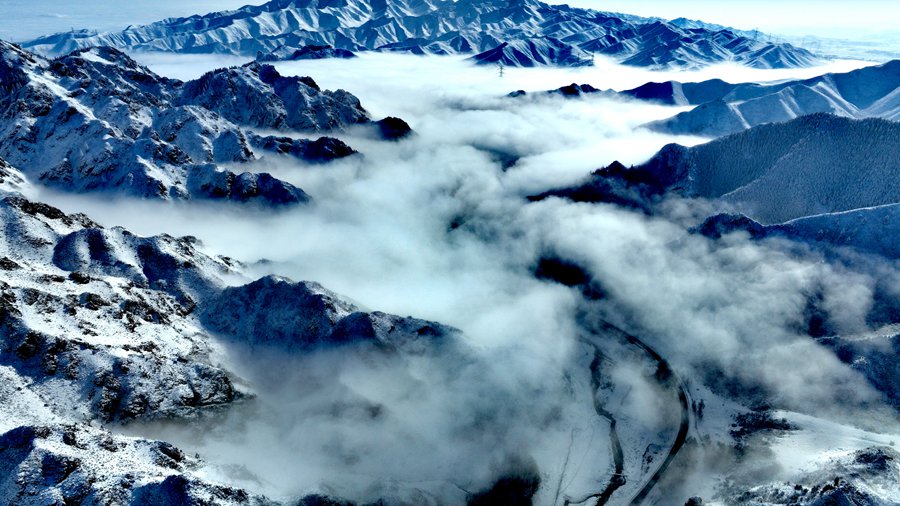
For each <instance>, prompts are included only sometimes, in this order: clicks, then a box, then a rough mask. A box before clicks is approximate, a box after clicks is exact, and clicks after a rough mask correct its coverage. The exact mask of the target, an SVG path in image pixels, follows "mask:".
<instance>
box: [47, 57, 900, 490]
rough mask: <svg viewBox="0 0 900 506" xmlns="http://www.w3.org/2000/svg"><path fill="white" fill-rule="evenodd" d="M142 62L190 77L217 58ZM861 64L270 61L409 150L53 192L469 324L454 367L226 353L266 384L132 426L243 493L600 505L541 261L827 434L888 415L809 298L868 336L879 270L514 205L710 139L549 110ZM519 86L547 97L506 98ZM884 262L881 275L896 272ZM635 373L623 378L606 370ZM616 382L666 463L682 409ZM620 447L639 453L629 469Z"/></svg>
mask: <svg viewBox="0 0 900 506" xmlns="http://www.w3.org/2000/svg"><path fill="white" fill-rule="evenodd" d="M137 56H138V57H139V59H142V60H143V61H144V62H146V63H148V64H149V65H150V66H151V68H153V69H154V70H156V71H157V72H160V73H162V74H165V75H170V76H174V77H179V78H192V77H196V76H197V75H198V74H199V73H201V72H202V71H204V70H208V69H210V68H214V67H215V66H217V65H219V64H220V63H221V60H217V59H215V58H208V59H205V58H204V57H199V56H183V57H182V56H171V55H137ZM229 63H232V62H231V61H229ZM861 65H863V64H862V63H860V62H839V63H836V64H834V65H831V66H830V67H829V68H827V69H823V68H819V69H803V70H785V71H758V70H751V69H746V68H742V67H732V66H719V67H713V68H708V69H705V70H702V71H696V72H680V73H676V72H649V71H647V70H644V69H638V68H632V67H624V66H619V65H616V64H613V63H610V62H608V61H606V60H601V59H600V58H598V65H597V66H596V67H595V68H592V69H577V70H571V69H531V70H526V69H513V68H507V69H506V70H505V72H504V76H503V77H502V78H501V77H499V76H498V72H497V69H496V68H494V67H475V66H471V65H469V64H468V63H467V62H465V61H464V60H462V59H461V58H457V57H430V58H424V57H415V56H401V55H380V54H366V55H363V56H362V57H360V58H358V59H355V60H349V61H347V60H341V61H333V60H332V61H329V60H324V61H309V62H292V63H283V64H279V65H278V68H279V70H280V71H281V72H282V73H285V74H300V75H310V76H312V77H313V78H314V79H316V81H317V82H318V83H319V84H320V85H321V86H322V87H323V88H329V89H334V88H338V87H341V88H345V89H347V90H349V91H351V92H352V93H354V94H356V95H357V96H359V97H360V99H361V100H362V103H363V105H364V106H365V107H366V108H367V109H368V110H369V111H371V112H372V114H373V116H375V117H376V118H379V117H383V116H388V115H391V116H399V117H402V118H403V119H405V120H406V121H408V122H409V123H410V125H411V126H412V127H413V129H414V130H415V132H416V135H415V136H414V137H412V138H410V139H407V140H404V141H401V142H399V143H390V142H382V141H375V140H371V139H368V138H366V137H365V136H364V135H360V133H359V132H354V131H350V132H348V133H346V134H342V135H341V136H340V137H341V138H342V139H344V140H345V141H346V142H347V143H348V144H350V145H351V146H353V147H354V148H355V149H357V150H359V151H360V152H361V153H363V155H364V156H355V157H351V158H348V159H344V160H341V161H337V162H333V163H330V164H327V165H319V166H315V165H306V164H301V163H298V162H295V161H291V160H288V159H282V158H277V157H273V156H266V157H265V158H264V159H263V160H261V161H260V162H259V163H257V164H255V165H254V166H252V167H251V168H250V169H251V170H258V171H269V172H273V173H275V174H276V175H277V176H278V177H281V178H283V179H286V180H288V181H290V182H292V183H294V184H296V185H298V186H300V187H301V188H303V189H304V190H306V191H307V192H308V193H309V194H310V195H312V197H313V199H314V203H313V204H312V205H310V206H308V207H303V208H299V209H294V210H289V211H281V212H277V213H270V214H264V213H262V212H258V211H248V210H244V209H240V208H237V207H230V208H228V207H221V206H209V205H205V204H200V203H197V204H177V205H173V204H167V203H149V202H135V201H128V202H121V201H120V202H109V201H105V200H102V199H91V198H83V197H78V198H73V197H68V196H59V195H51V194H46V195H42V196H41V198H44V199H45V200H49V201H51V202H53V203H55V204H56V205H59V206H61V207H63V208H64V209H66V210H69V211H76V210H77V211H82V212H87V213H88V214H90V215H91V216H92V217H93V218H95V219H97V220H98V221H100V222H101V223H103V224H104V225H122V226H125V227H127V228H129V229H131V230H132V231H134V232H137V233H140V234H144V235H149V234H157V233H162V232H166V233H170V234H176V235H188V234H189V235H195V236H197V237H199V238H201V239H202V240H203V242H204V243H205V245H206V247H207V250H208V251H209V252H210V253H215V254H224V255H229V256H232V257H235V258H237V259H239V260H241V261H244V262H246V263H247V264H249V265H251V268H250V274H251V275H252V276H258V275H263V274H268V273H275V274H279V275H284V276H288V277H290V278H293V279H295V280H314V281H318V282H320V283H322V284H323V285H324V286H326V287H327V288H329V289H331V290H333V291H336V292H338V293H340V294H342V295H344V296H347V297H349V298H350V299H352V300H353V301H355V302H356V303H358V304H359V305H361V306H363V307H364V308H367V309H370V310H382V311H385V312H390V313H396V314H400V315H404V316H405V315H412V316H415V317H419V318H425V319H430V320H436V321H440V322H442V323H445V324H449V325H452V326H455V327H457V328H459V329H461V330H462V331H463V332H464V336H465V337H464V340H465V345H466V347H467V349H468V351H467V352H465V353H462V352H461V353H460V354H458V355H456V354H451V355H450V356H429V355H427V354H426V355H425V356H421V357H412V358H408V357H373V356H371V355H369V354H368V353H364V352H362V351H360V350H356V349H350V348H346V349H338V350H330V351H322V352H318V353H316V354H314V355H312V356H306V357H274V356H269V355H267V354H265V353H260V354H258V355H256V356H252V355H249V354H246V353H243V352H242V351H241V350H231V351H230V353H229V354H227V356H228V357H230V358H228V359H227V360H229V361H231V363H232V366H231V367H232V369H233V370H235V371H237V372H238V373H239V374H241V375H242V376H243V377H245V378H246V379H247V380H248V381H249V383H250V387H251V388H252V389H254V390H255V391H256V393H257V394H258V396H259V397H258V398H257V399H256V400H255V401H252V402H249V403H248V404H247V405H245V406H242V407H238V408H234V409H233V410H232V411H231V412H229V413H228V414H225V415H223V416H222V417H220V419H216V420H206V421H201V422H198V425H196V426H195V427H193V428H186V427H172V426H154V427H134V428H132V429H131V430H133V431H136V432H137V433H140V434H143V435H150V436H153V437H160V438H164V439H169V440H172V441H174V442H176V443H177V444H180V445H181V446H183V447H185V448H187V449H190V450H196V451H198V452H200V453H201V455H203V456H205V457H206V458H207V459H209V460H210V461H211V462H213V463H215V464H221V465H233V466H244V467H245V468H246V469H247V470H248V471H250V472H251V473H253V474H254V475H255V476H256V477H257V478H259V479H260V480H261V482H260V483H257V484H256V485H252V484H251V485H250V486H251V488H254V489H255V490H259V491H262V492H266V493H270V494H272V495H275V496H278V497H284V496H291V495H296V494H301V493H305V492H309V491H312V490H317V489H318V490H331V491H333V492H335V493H337V494H340V495H345V496H348V497H351V498H353V499H374V498H376V497H379V496H390V495H391V494H394V496H396V497H401V496H402V497H407V498H410V497H411V496H410V495H409V494H411V493H412V492H409V491H410V490H412V489H421V490H425V491H426V492H427V493H429V494H432V495H433V496H434V497H439V498H441V499H442V500H443V501H446V502H450V503H454V502H459V501H461V500H464V498H465V493H464V492H463V490H469V491H474V490H477V489H479V488H481V487H484V486H485V485H486V484H487V483H488V482H489V481H490V480H491V479H492V478H496V475H497V474H498V473H502V472H504V471H506V470H507V469H505V467H508V466H509V465H510V464H509V463H510V462H512V461H516V462H520V463H519V464H517V465H531V464H530V462H532V461H533V462H534V464H535V465H536V467H537V469H538V470H539V472H540V474H541V477H542V488H541V491H540V492H539V501H538V503H539V504H554V503H557V502H561V501H562V498H563V497H576V496H579V495H581V494H585V493H590V492H596V491H598V490H600V489H602V488H603V487H604V486H605V484H606V480H608V478H609V473H610V472H611V457H610V456H609V455H610V448H609V441H608V438H607V430H608V423H607V422H606V421H605V420H603V419H602V418H599V417H598V416H597V415H596V413H595V412H594V409H593V405H592V400H591V399H592V393H591V392H590V385H589V382H590V373H589V371H588V366H589V364H590V361H591V356H590V354H591V353H592V352H591V351H590V350H589V349H588V348H586V347H585V346H583V345H581V344H580V343H579V341H578V338H579V336H580V335H581V334H582V332H581V331H580V330H579V328H578V324H577V322H576V319H575V314H576V310H577V308H578V307H579V300H580V296H579V295H578V294H576V293H575V292H573V291H571V290H569V289H566V288H564V287H561V286H559V285H554V284H551V283H547V282H541V281H537V280H535V279H534V277H533V275H532V268H533V266H534V264H535V262H536V260H537V259H538V258H539V257H541V256H542V255H547V254H549V255H559V256H562V257H564V258H567V259H571V260H573V261H577V262H578V263H580V264H582V265H584V266H585V267H586V268H587V269H588V270H589V271H590V272H591V274H592V275H594V276H596V277H597V279H598V280H599V281H600V282H601V284H602V285H603V287H604V288H605V289H606V290H607V291H608V293H609V294H610V298H609V300H608V302H604V303H602V304H601V307H602V308H603V310H604V311H606V312H607V313H608V314H607V316H608V317H610V318H614V319H616V321H617V322H618V323H622V324H624V325H627V326H629V328H631V329H632V330H634V331H635V332H641V333H642V334H641V335H642V337H643V338H645V339H646V340H647V341H648V342H649V343H650V344H651V345H652V346H654V347H656V348H657V349H659V350H660V352H661V353H662V354H663V355H666V356H667V357H668V358H669V359H670V360H671V361H672V363H673V365H674V366H675V367H676V369H678V370H679V371H682V372H683V374H684V375H685V376H687V377H690V376H691V371H692V367H694V366H697V365H699V364H701V363H702V364H706V365H707V366H709V367H715V368H719V369H721V370H723V371H727V372H728V373H730V374H733V375H734V376H735V377H737V378H740V379H742V380H747V381H752V382H757V383H760V384H762V385H763V386H764V387H765V388H768V389H770V390H771V391H772V392H774V396H773V398H774V399H775V400H777V401H778V403H779V407H782V408H787V409H794V410H799V411H804V412H807V413H811V414H815V415H819V416H827V417H838V418H840V419H841V420H846V419H847V418H850V417H853V416H858V415H859V414H860V413H861V412H862V410H863V409H866V410H868V411H867V416H869V417H871V418H870V419H878V417H887V418H885V419H887V420H891V419H892V416H893V415H892V414H891V413H889V412H888V411H887V410H886V409H885V410H882V409H881V408H878V407H877V406H878V405H879V403H878V395H877V394H876V393H875V392H874V391H873V390H872V389H871V387H869V386H868V384H867V383H866V382H865V381H864V380H863V379H862V377H861V376H859V375H858V374H857V373H855V372H853V371H851V370H850V369H849V368H848V367H846V366H845V365H843V364H842V363H841V362H839V361H838V360H837V358H835V356H834V354H833V353H831V352H830V351H828V350H826V349H825V348H823V347H820V346H818V345H816V344H815V343H814V342H813V341H812V340H811V339H809V338H808V337H803V336H800V335H798V333H797V331H796V329H797V328H798V322H799V321H800V319H801V316H802V314H803V312H804V309H805V307H806V300H807V297H808V296H809V295H810V294H812V293H820V292H821V293H822V294H823V300H824V303H823V305H824V307H826V308H827V309H830V310H831V311H832V312H833V313H834V314H835V315H839V316H840V318H837V321H839V322H840V325H841V326H842V329H841V330H842V331H845V332H861V331H864V330H866V329H865V314H866V311H867V310H868V308H869V307H870V305H871V303H872V300H871V299H872V287H873V284H874V277H875V276H876V274H873V273H869V272H855V271H850V270H848V269H846V268H843V267H839V266H835V265H831V264H829V263H827V262H825V261H824V260H823V259H822V258H821V257H820V256H818V255H816V254H814V253H811V252H808V251H805V250H803V249H802V248H789V247H787V246H786V245H782V244H779V243H776V242H764V243H751V242H750V241H748V240H746V239H745V238H743V237H740V236H732V237H731V238H730V239H729V240H727V241H724V242H722V243H720V244H717V245H714V244H713V243H711V242H709V241H707V240H706V239H704V238H700V237H697V236H693V235H690V234H688V233H687V231H686V227H687V226H690V225H694V224H696V220H697V219H699V218H698V217H699V216H701V213H700V211H698V210H697V207H698V206H699V204H697V205H694V204H687V203H673V204H672V205H671V206H670V208H671V209H672V212H671V215H670V216H666V217H655V218H647V217H645V216H643V215H637V214H635V213H632V212H629V211H624V210H620V209H617V208H615V207H612V206H606V205H583V204H572V203H568V202H563V201H560V200H556V199H553V200H549V201H544V202H541V203H535V204H528V203H527V202H526V200H525V199H524V196H526V195H529V194H533V193H537V192H540V191H543V190H546V189H549V188H551V187H556V186H562V185H567V184H571V183H573V182H576V181H578V180H579V179H581V178H583V177H585V176H586V175H587V174H588V173H589V172H590V171H591V170H593V169H595V168H598V167H600V166H604V165H607V164H608V163H610V162H612V161H613V160H620V161H622V162H623V163H626V164H631V163H638V162H641V161H643V160H645V159H647V158H649V157H650V156H651V155H652V154H653V153H654V152H655V151H657V150H658V149H659V148H660V147H662V146H663V145H665V144H667V143H670V142H679V143H682V144H696V143H699V142H703V141H704V140H705V139H700V138H688V137H672V136H667V135H661V134H656V133H651V132H648V131H646V130H642V129H640V128H638V127H639V125H641V124H643V123H646V122H648V121H652V120H655V119H660V118H664V117H667V116H670V115H673V114H675V113H676V112H678V111H679V109H678V108H673V107H665V106H659V105H650V104H643V103H637V102H624V101H618V100H612V99H608V98H602V97H587V98H584V99H574V100H572V99H565V98H562V97H560V96H556V95H553V96H549V95H544V94H542V93H539V92H540V91H541V90H547V89H551V88H557V87H560V86H563V85H566V84H569V83H572V82H577V83H589V84H591V85H593V86H595V87H597V88H600V89H606V88H613V89H617V90H621V89H627V88H631V87H635V86H638V85H640V84H643V83H644V82H647V81H662V80H667V79H679V80H682V81H687V80H701V79H707V78H712V77H719V78H723V79H726V80H731V81H749V80H771V79H785V78H793V77H809V76H813V75H817V74H820V73H822V72H825V71H833V70H849V69H851V68H855V67H858V66H861ZM517 89H525V90H527V91H529V92H536V93H529V95H528V96H527V97H524V98H518V99H512V98H507V97H506V96H505V95H506V94H507V93H508V92H510V91H513V90H517ZM512 162H515V163H514V164H512V165H511V166H509V167H508V168H506V169H504V164H505V165H509V164H511V163H512ZM244 170H247V169H246V168H245V169H244ZM261 260H267V262H260V261H261ZM258 262H260V263H258ZM882 269H883V270H882V271H880V272H879V274H877V275H878V276H896V275H897V272H896V271H895V269H894V268H893V267H891V266H882ZM248 357H249V358H248ZM610 359H611V360H613V361H615V359H616V357H610ZM627 370H628V367H620V371H619V376H622V377H623V376H626V375H625V374H624V373H623V372H622V371H627ZM638 376H640V375H638ZM621 381H626V379H624V378H623V379H621ZM627 381H631V382H632V383H633V385H634V389H633V390H631V391H630V392H631V393H630V395H628V396H627V397H626V398H625V399H624V400H622V402H621V405H620V406H619V407H618V410H619V413H620V415H621V416H622V417H623V420H628V421H629V423H630V424H631V425H630V427H631V429H632V431H633V432H634V433H636V434H645V438H644V444H645V445H646V444H649V443H650V442H658V443H659V444H663V445H664V444H665V442H666V441H668V439H670V438H671V437H673V435H674V430H675V429H676V428H677V427H676V426H677V416H676V417H675V419H674V421H673V418H672V413H670V411H671V409H669V408H670V404H671V403H673V402H675V401H674V400H672V399H671V398H670V397H667V396H666V395H663V394H660V392H658V391H657V389H655V388H654V386H653V385H652V384H650V383H649V382H648V381H646V380H642V379H641V378H630V379H627ZM697 381H699V379H698V380H697ZM667 403H668V404H667ZM872 406H875V407H872ZM373 409H374V410H375V413H377V416H375V415H373V414H372V413H373V411H372V410H373ZM840 413H843V414H844V415H846V416H844V415H840V416H839V414H840ZM620 423H622V424H624V423H625V422H620ZM727 430H728V427H722V431H727ZM198 434H202V436H200V435H198ZM657 439H658V440H659V441H657ZM626 443H627V442H626ZM625 446H626V448H625V452H626V454H628V458H629V459H638V458H640V455H642V454H643V448H634V447H628V446H627V444H625ZM635 454H636V455H635ZM567 461H568V462H569V464H565V462H567ZM521 462H526V464H521ZM637 465H639V463H638V464H637ZM210 472H212V471H210ZM217 472H221V471H217ZM232 476H233V474H232ZM638 481H639V480H638V479H637V478H634V479H633V482H634V484H636V483H637V482H638ZM410 500H411V502H413V503H416V502H422V500H421V498H419V499H410Z"/></svg>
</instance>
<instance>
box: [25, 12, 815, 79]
mask: <svg viewBox="0 0 900 506" xmlns="http://www.w3.org/2000/svg"><path fill="white" fill-rule="evenodd" d="M544 37H552V38H554V39H557V40H559V41H562V42H563V43H564V44H565V45H566V46H568V49H567V50H568V51H570V52H572V53H576V54H578V53H580V52H581V51H586V52H596V53H600V54H605V55H609V56H612V57H614V58H617V59H619V60H621V61H623V62H625V63H626V64H629V65H639V66H670V65H672V66H689V67H695V66H702V65H706V64H710V63H717V62H723V61H736V62H739V63H743V64H746V65H749V66H753V67H759V68H772V67H795V66H807V65H810V64H812V63H814V62H815V61H816V60H817V58H816V57H815V56H814V55H812V54H811V53H810V52H808V51H806V50H804V49H800V48H797V47H794V46H790V45H787V44H772V43H769V42H764V41H761V40H756V39H753V38H750V37H747V36H745V35H740V34H736V33H734V32H732V31H729V30H725V29H722V30H719V29H708V28H703V27H688V26H683V27H679V26H677V25H676V24H670V23H665V22H663V21H660V20H655V19H645V18H638V17H635V16H627V15H619V14H610V13H603V12H597V11H593V10H587V9H577V8H572V7H569V6H567V5H548V4H546V3H543V2H540V1H538V0H490V1H486V2H476V1H472V0H458V1H453V0H391V1H385V0H354V1H339V2H336V1H326V0H273V1H271V2H269V3H266V4H263V5H259V6H246V7H243V8H241V9H238V10H235V11H225V12H216V13H211V14H207V15H203V16H199V15H198V16H191V17H188V18H177V19H169V20H164V21H160V22H157V23H153V24H150V25H146V26H137V27H129V28H127V29H125V30H123V31H120V32H109V33H102V34H98V33H91V32H84V31H81V32H67V33H59V34H56V35H50V36H47V37H42V38H39V39H35V40H33V41H30V42H28V43H26V47H29V48H33V49H35V50H38V51H41V52H45V53H48V54H61V53H65V52H67V51H71V50H74V49H77V48H80V47H88V46H97V45H106V46H113V47H119V48H129V49H137V50H150V51H174V52H184V53H228V54H243V55H248V56H253V55H256V54H257V53H258V52H262V53H263V54H266V53H270V52H272V51H273V50H276V49H279V48H282V47H286V48H294V49H299V48H302V47H303V46H306V45H310V44H315V45H330V46H333V47H335V48H339V49H346V50H349V51H362V50H383V51H404V52H412V53H416V54H448V53H461V54H475V53H483V52H485V51H489V50H499V49H498V48H499V47H500V46H503V45H504V44H512V45H516V44H518V43H521V42H524V41H527V40H529V39H540V38H544ZM517 41H518V42H517ZM511 61H515V62H519V61H520V60H519V59H513V60H511ZM580 61H582V60H580V59H578V60H565V61H561V62H553V63H560V64H566V65H568V64H571V63H573V62H574V63H578V62H580ZM530 63H531V65H534V64H536V63H538V62H536V61H530Z"/></svg>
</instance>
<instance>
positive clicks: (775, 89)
mask: <svg viewBox="0 0 900 506" xmlns="http://www.w3.org/2000/svg"><path fill="white" fill-rule="evenodd" d="M622 94H624V95H626V96H630V97H634V98H639V99H643V100H651V101H658V102H662V103H665V104H672V105H697V107H695V108H694V109H692V110H690V111H686V112H682V113H680V114H678V115H676V116H674V117H672V118H669V119H665V120H661V121H656V122H653V123H650V124H649V125H648V127H649V128H651V129H652V130H656V131H661V132H668V133H675V134H694V135H704V136H710V137H718V136H721V135H727V134H730V133H735V132H739V131H741V130H744V129H747V128H750V127H753V126H756V125H760V124H763V123H773V122H778V121H787V120H789V119H793V118H796V117H798V116H802V115H805V114H813V113H817V112H827V113H831V114H835V115H837V116H844V117H848V118H871V117H877V118H885V119H890V120H900V60H893V61H890V62H888V63H885V64H882V65H879V66H874V67H865V68H862V69H858V70H854V71H852V72H847V73H831V74H824V75H822V76H818V77H814V78H811V79H805V80H800V81H786V82H780V83H774V84H756V83H743V84H731V83H727V82H725V81H722V80H718V79H715V80H710V81H703V82H699V83H680V82H677V81H668V82H664V83H647V84H645V85H643V86H640V87H638V88H635V89H632V90H627V91H624V92H622Z"/></svg>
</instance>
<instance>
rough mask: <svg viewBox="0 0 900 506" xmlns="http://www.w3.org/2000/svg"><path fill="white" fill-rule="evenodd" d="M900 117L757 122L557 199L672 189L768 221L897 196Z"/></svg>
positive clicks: (608, 173)
mask: <svg viewBox="0 0 900 506" xmlns="http://www.w3.org/2000/svg"><path fill="white" fill-rule="evenodd" d="M897 153H900V123H897V122H892V121H886V120H881V119H867V120H853V119H847V118H841V117H837V116H833V115H829V114H813V115H809V116H802V117H800V118H797V119H794V120H791V121H788V122H785V123H774V124H767V125H761V126H758V127H754V128H751V129H749V130H746V131H744V132H741V133H737V134H733V135H729V136H726V137H722V138H720V139H716V140H714V141H711V142H709V143H707V144H701V145H699V146H695V147H692V148H686V147H683V146H680V145H677V144H670V145H667V146H665V147H663V149H661V150H660V151H659V152H658V153H657V154H656V155H654V156H653V158H651V159H650V160H649V161H647V162H646V163H644V164H641V165H639V166H636V167H631V168H626V167H624V166H623V165H622V164H620V163H618V162H616V163H613V164H611V165H610V166H608V167H606V168H604V169H601V170H598V171H596V172H595V173H594V174H593V176H592V177H591V179H590V180H589V181H588V182H587V183H586V184H584V185H582V186H578V187H574V188H568V189H563V190H556V191H551V192H547V193H545V194H543V195H539V196H536V197H533V198H534V199H540V198H546V197H549V196H553V195H557V196H564V197H567V198H571V199H574V200H580V201H590V202H612V203H616V204H621V205H626V206H630V207H637V208H641V209H644V210H647V211H648V212H649V211H650V208H651V207H652V204H653V202H654V201H655V200H656V199H658V198H660V197H661V196H663V195H665V194H666V193H667V192H674V193H677V194H679V195H682V196H686V197H702V198H706V199H712V200H717V201H719V202H722V203H725V204H727V205H728V206H731V207H732V208H735V209H737V210H738V211H740V212H742V213H744V214H746V215H747V216H750V217H751V218H753V219H756V220H758V221H761V222H763V223H766V224H772V223H782V222H786V221H789V220H793V219H797V218H802V217H807V216H814V215H821V214H825V213H840V212H844V211H851V210H855V209H861V208H868V207H873V206H884V205H889V204H895V203H898V202H900V183H898V181H897V178H896V175H897V173H898V170H900V158H898V157H897Z"/></svg>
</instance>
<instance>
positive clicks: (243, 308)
mask: <svg viewBox="0 0 900 506" xmlns="http://www.w3.org/2000/svg"><path fill="white" fill-rule="evenodd" d="M200 317H201V320H202V321H203V322H204V324H205V325H206V326H207V328H209V329H211V330H213V331H215V332H217V333H219V334H221V335H224V336H228V337H231V338H233V339H236V340H238V341H240V342H243V343H247V344H250V345H253V346H268V347H275V348H282V349H288V350H294V351H298V350H309V349H313V348H317V347H328V346H336V345H341V344H348V343H355V342H369V343H373V344H375V345H376V346H378V347H381V348H384V349H402V350H405V351H410V352H416V351H421V350H422V349H423V348H424V347H426V346H428V345H429V344H430V343H431V342H433V341H436V340H439V339H440V338H444V337H447V336H450V335H452V334H453V333H454V332H456V331H455V330H454V329H452V328H450V327H447V326H444V325H441V324H439V323H435V322H429V321H425V320H419V319H416V318H411V317H405V318H404V317H400V316H395V315H389V314H385V313H381V312H373V313H366V312H362V311H360V310H359V308H358V307H356V306H355V305H353V304H351V303H350V302H348V301H346V300H343V299H342V298H341V297H340V296H338V295H337V294H335V293H333V292H331V291H329V290H327V289H325V288H324V287H322V286H321V285H319V284H318V283H313V282H308V281H306V282H299V283H294V282H291V281H290V280H288V279H285V278H280V277H275V276H268V277H264V278H261V279H259V280H257V281H254V282H252V283H250V284H247V285H244V286H238V287H230V288H226V289H225V290H223V291H222V292H221V294H219V295H218V296H217V297H216V298H214V299H213V300H211V301H210V302H209V303H207V304H206V305H205V306H204V307H203V308H202V310H201V313H200Z"/></svg>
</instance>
